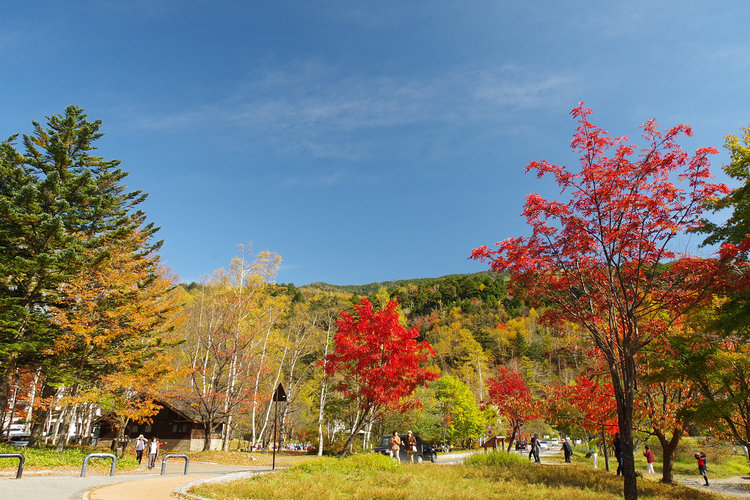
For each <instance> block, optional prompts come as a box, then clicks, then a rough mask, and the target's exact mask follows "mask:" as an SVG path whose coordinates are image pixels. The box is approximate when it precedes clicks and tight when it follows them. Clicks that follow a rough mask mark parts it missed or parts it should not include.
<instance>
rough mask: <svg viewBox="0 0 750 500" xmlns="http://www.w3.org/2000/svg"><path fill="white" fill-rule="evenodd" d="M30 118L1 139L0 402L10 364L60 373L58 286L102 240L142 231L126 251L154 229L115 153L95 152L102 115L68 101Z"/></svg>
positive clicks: (97, 254) (91, 262)
mask: <svg viewBox="0 0 750 500" xmlns="http://www.w3.org/2000/svg"><path fill="white" fill-rule="evenodd" d="M32 123H33V127H34V131H33V133H32V134H30V135H26V134H24V135H22V136H21V140H20V142H21V145H22V147H19V146H18V136H17V135H14V136H11V137H10V138H9V139H8V140H6V141H4V142H3V143H2V145H0V366H2V368H1V369H0V408H5V406H6V404H7V398H8V393H9V388H10V380H11V378H12V375H13V373H14V372H15V370H16V369H17V368H18V367H24V366H25V367H40V366H43V367H45V377H46V381H47V382H48V383H54V382H55V379H56V377H57V376H58V375H59V374H57V373H55V370H54V367H55V363H54V362H51V361H52V360H51V357H52V356H53V353H54V350H53V349H51V347H52V345H53V343H54V340H55V338H56V336H57V330H58V328H59V326H58V325H57V324H56V323H55V322H54V321H53V317H52V316H53V315H52V313H51V311H52V310H53V309H54V308H55V307H56V306H60V305H61V303H62V302H63V300H62V296H63V295H64V292H65V289H66V284H67V283H69V282H70V281H71V280H72V279H74V278H75V277H76V276H77V275H79V274H80V273H81V270H82V269H84V268H85V267H86V266H97V265H98V264H100V263H101V262H103V261H105V260H106V259H107V257H108V254H109V245H108V242H113V241H118V240H121V239H123V238H124V237H125V236H127V235H129V234H132V233H133V232H134V231H142V232H143V233H145V235H146V236H147V237H146V239H145V240H144V244H143V245H142V246H141V247H140V248H138V249H137V251H136V252H135V254H134V256H143V255H146V254H150V253H153V252H154V251H155V250H156V249H157V248H158V247H159V245H160V243H158V242H157V243H153V242H152V241H151V236H152V235H153V233H154V232H155V231H156V230H157V228H155V227H154V226H153V225H152V224H147V223H146V216H145V213H143V212H142V211H140V210H138V209H137V207H138V205H139V204H140V203H142V202H143V200H144V199H145V198H146V195H145V194H143V193H141V192H140V191H132V192H128V191H127V190H126V187H125V185H124V184H123V183H122V181H123V179H124V178H125V177H126V176H127V173H126V172H124V171H123V170H122V169H121V168H119V165H120V161H119V160H105V159H103V158H101V157H98V156H95V155H94V154H93V151H94V150H95V149H96V147H95V146H94V143H95V141H96V140H97V139H99V138H100V137H101V136H102V135H103V134H102V133H101V132H100V128H101V121H100V120H96V121H93V122H92V121H89V120H88V118H87V115H86V114H85V113H84V112H83V109H81V108H79V107H77V106H68V107H67V108H66V109H65V111H64V113H62V114H60V115H53V116H50V117H47V123H46V125H44V126H43V125H42V124H40V123H38V122H32ZM19 149H21V150H20V151H19Z"/></svg>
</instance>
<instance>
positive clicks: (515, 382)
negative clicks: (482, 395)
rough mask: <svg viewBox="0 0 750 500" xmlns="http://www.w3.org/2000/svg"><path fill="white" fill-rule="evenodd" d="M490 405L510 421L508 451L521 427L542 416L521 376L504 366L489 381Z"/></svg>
mask: <svg viewBox="0 0 750 500" xmlns="http://www.w3.org/2000/svg"><path fill="white" fill-rule="evenodd" d="M487 386H488V387H489V391H488V399H487V401H485V403H489V404H491V405H493V406H495V407H496V408H497V411H498V413H499V414H500V415H503V416H505V418H507V419H508V422H509V423H510V427H511V434H510V439H509V440H508V451H510V449H511V446H512V445H513V443H514V442H515V440H516V438H517V437H518V436H520V432H521V426H522V425H523V424H524V423H525V422H528V421H529V420H534V419H536V418H539V417H541V416H542V409H541V406H539V405H538V404H536V403H535V402H534V401H533V399H532V394H531V389H529V386H528V385H526V382H524V380H523V379H522V378H521V374H520V373H518V372H517V371H514V370H509V369H508V368H506V367H504V366H498V367H497V375H495V376H494V377H492V378H491V379H489V380H487Z"/></svg>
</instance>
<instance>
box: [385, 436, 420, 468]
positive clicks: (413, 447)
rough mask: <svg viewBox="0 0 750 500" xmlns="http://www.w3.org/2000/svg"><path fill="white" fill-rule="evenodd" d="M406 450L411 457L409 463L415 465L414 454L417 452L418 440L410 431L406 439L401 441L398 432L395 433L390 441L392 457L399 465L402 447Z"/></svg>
mask: <svg viewBox="0 0 750 500" xmlns="http://www.w3.org/2000/svg"><path fill="white" fill-rule="evenodd" d="M402 446H404V447H405V448H406V454H407V455H408V456H409V462H411V463H414V454H415V453H416V452H417V438H416V436H414V434H412V432H411V431H409V432H408V433H407V434H406V438H405V439H401V437H400V436H399V435H398V431H393V435H392V436H391V440H390V446H389V448H388V449H389V451H390V456H391V458H393V459H395V460H396V461H397V462H398V463H401V456H400V455H401V447H402Z"/></svg>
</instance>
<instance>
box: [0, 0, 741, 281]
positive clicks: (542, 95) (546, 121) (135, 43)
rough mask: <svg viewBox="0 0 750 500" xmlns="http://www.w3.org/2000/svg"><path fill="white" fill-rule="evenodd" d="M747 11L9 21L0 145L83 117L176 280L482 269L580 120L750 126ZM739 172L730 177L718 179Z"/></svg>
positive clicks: (97, 7)
mask: <svg viewBox="0 0 750 500" xmlns="http://www.w3.org/2000/svg"><path fill="white" fill-rule="evenodd" d="M748 19H750V2H748V1H747V0H737V1H727V2H707V1H693V0H681V1H661V0H660V1H653V0H649V1H628V2H591V1H576V0H572V1H556V2H552V1H549V2H543V1H537V2H521V1H516V2H510V1H486V2H483V1H469V0H457V1H419V2H403V1H377V2H357V1H351V0H340V1H312V2H311V1H296V2H292V1H272V2H246V1H235V2H225V1H211V2H209V1H193V0H131V1H114V0H92V1H72V2H58V1H39V2H11V3H8V4H6V5H4V7H3V9H2V14H1V15H0V88H1V89H2V94H0V95H1V96H2V97H0V99H2V104H3V105H2V112H1V113H0V136H3V137H6V136H8V135H10V134H11V133H14V132H29V131H30V130H31V125H30V122H31V120H43V117H44V116H46V115H50V114H55V113H60V112H62V110H63V109H64V107H65V106H66V105H68V104H77V105H80V106H83V107H84V108H85V109H86V111H87V112H88V114H89V116H90V117H91V118H94V119H101V120H103V122H104V132H105V133H106V134H107V135H106V136H105V138H103V139H102V140H101V141H100V144H99V145H100V153H101V154H102V155H103V156H105V157H106V158H108V159H112V158H118V159H121V160H122V161H123V167H124V168H125V169H126V170H127V171H129V172H130V177H129V178H128V186H129V187H130V188H131V189H141V190H144V191H146V192H148V193H150V197H149V200H148V202H147V204H146V207H145V209H146V211H147V212H148V214H149V216H150V219H151V220H152V221H154V222H155V223H156V224H158V225H160V226H161V227H162V230H161V231H160V237H161V238H163V239H164V240H165V245H164V248H163V252H162V255H163V259H164V260H165V261H166V263H167V264H168V265H169V266H170V267H172V269H173V270H174V271H175V272H176V273H178V274H179V275H180V277H181V279H182V280H184V281H194V280H195V281H198V280H200V278H201V277H202V276H203V275H205V274H208V273H211V272H212V271H213V270H214V269H216V268H219V267H222V266H225V265H227V264H228V263H229V261H230V259H231V258H232V256H233V255H235V254H236V245H237V244H239V243H247V242H253V245H254V249H255V250H256V251H260V250H271V251H274V252H277V253H278V254H280V255H281V256H282V258H283V259H284V261H283V265H282V268H281V271H280V273H279V276H278V280H279V281H281V282H294V283H296V284H298V285H301V284H306V283H310V282H313V281H326V282H329V283H338V284H351V283H368V282H372V281H381V280H392V279H404V278H418V277H431V276H440V275H444V274H450V273H463V272H475V271H479V270H483V269H485V266H483V265H481V264H479V263H476V262H471V261H467V256H468V255H469V253H470V251H471V249H472V248H474V247H476V246H479V245H482V244H491V243H494V242H495V241H498V240H501V239H504V238H506V237H509V236H516V235H519V234H522V233H524V232H525V227H524V223H523V221H522V220H521V219H520V217H519V214H520V211H521V206H522V203H523V199H524V195H525V194H527V193H530V192H542V193H544V194H547V195H550V194H554V193H555V190H554V189H553V187H552V186H550V185H549V184H548V183H546V182H545V181H539V180H537V179H536V177H534V176H533V175H532V174H524V167H525V166H526V164H527V163H528V161H529V160H530V159H532V158H533V159H538V160H541V159H547V160H550V161H553V162H556V163H571V162H573V161H574V159H573V157H572V155H571V153H570V151H569V143H570V139H571V137H572V134H573V130H574V127H575V124H574V122H573V121H572V120H571V119H570V117H569V116H568V112H569V111H570V110H571V109H572V108H573V107H574V106H575V105H576V104H577V103H578V102H579V101H586V103H587V105H588V106H589V107H592V108H593V109H594V111H595V115H594V121H595V122H596V123H598V124H599V125H601V126H602V127H603V128H605V129H606V130H608V131H610V132H611V133H612V134H614V135H618V136H619V135H628V136H631V137H632V138H635V137H637V135H638V129H637V127H638V125H640V124H641V123H643V122H644V121H646V120H648V119H650V118H656V120H657V122H658V123H660V124H661V125H662V126H671V125H674V124H677V123H687V124H689V125H692V126H693V128H694V131H695V139H694V140H693V141H691V143H690V144H691V148H694V147H697V146H699V145H712V146H716V147H720V146H721V145H722V144H723V142H724V139H723V137H724V135H726V134H728V133H738V132H739V129H740V127H742V126H746V125H748V124H750V99H749V98H750V38H748V36H747V33H748V31H747V30H748V27H747V22H748ZM725 161H726V155H724V154H722V155H721V156H720V157H717V158H716V161H715V162H714V169H715V170H716V171H717V172H718V171H719V170H720V167H721V165H722V164H723V163H724V162H725Z"/></svg>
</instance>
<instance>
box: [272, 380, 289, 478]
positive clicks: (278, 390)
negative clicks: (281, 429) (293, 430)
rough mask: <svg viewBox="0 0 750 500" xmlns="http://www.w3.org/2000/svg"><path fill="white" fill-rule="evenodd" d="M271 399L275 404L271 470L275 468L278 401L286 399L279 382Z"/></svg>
mask: <svg viewBox="0 0 750 500" xmlns="http://www.w3.org/2000/svg"><path fill="white" fill-rule="evenodd" d="M273 401H274V402H275V403H276V405H275V408H274V412H273V463H272V465H271V470H275V469H276V428H277V422H278V419H279V401H286V392H284V387H283V386H282V385H281V384H279V386H278V387H277V388H276V392H274V393H273Z"/></svg>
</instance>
